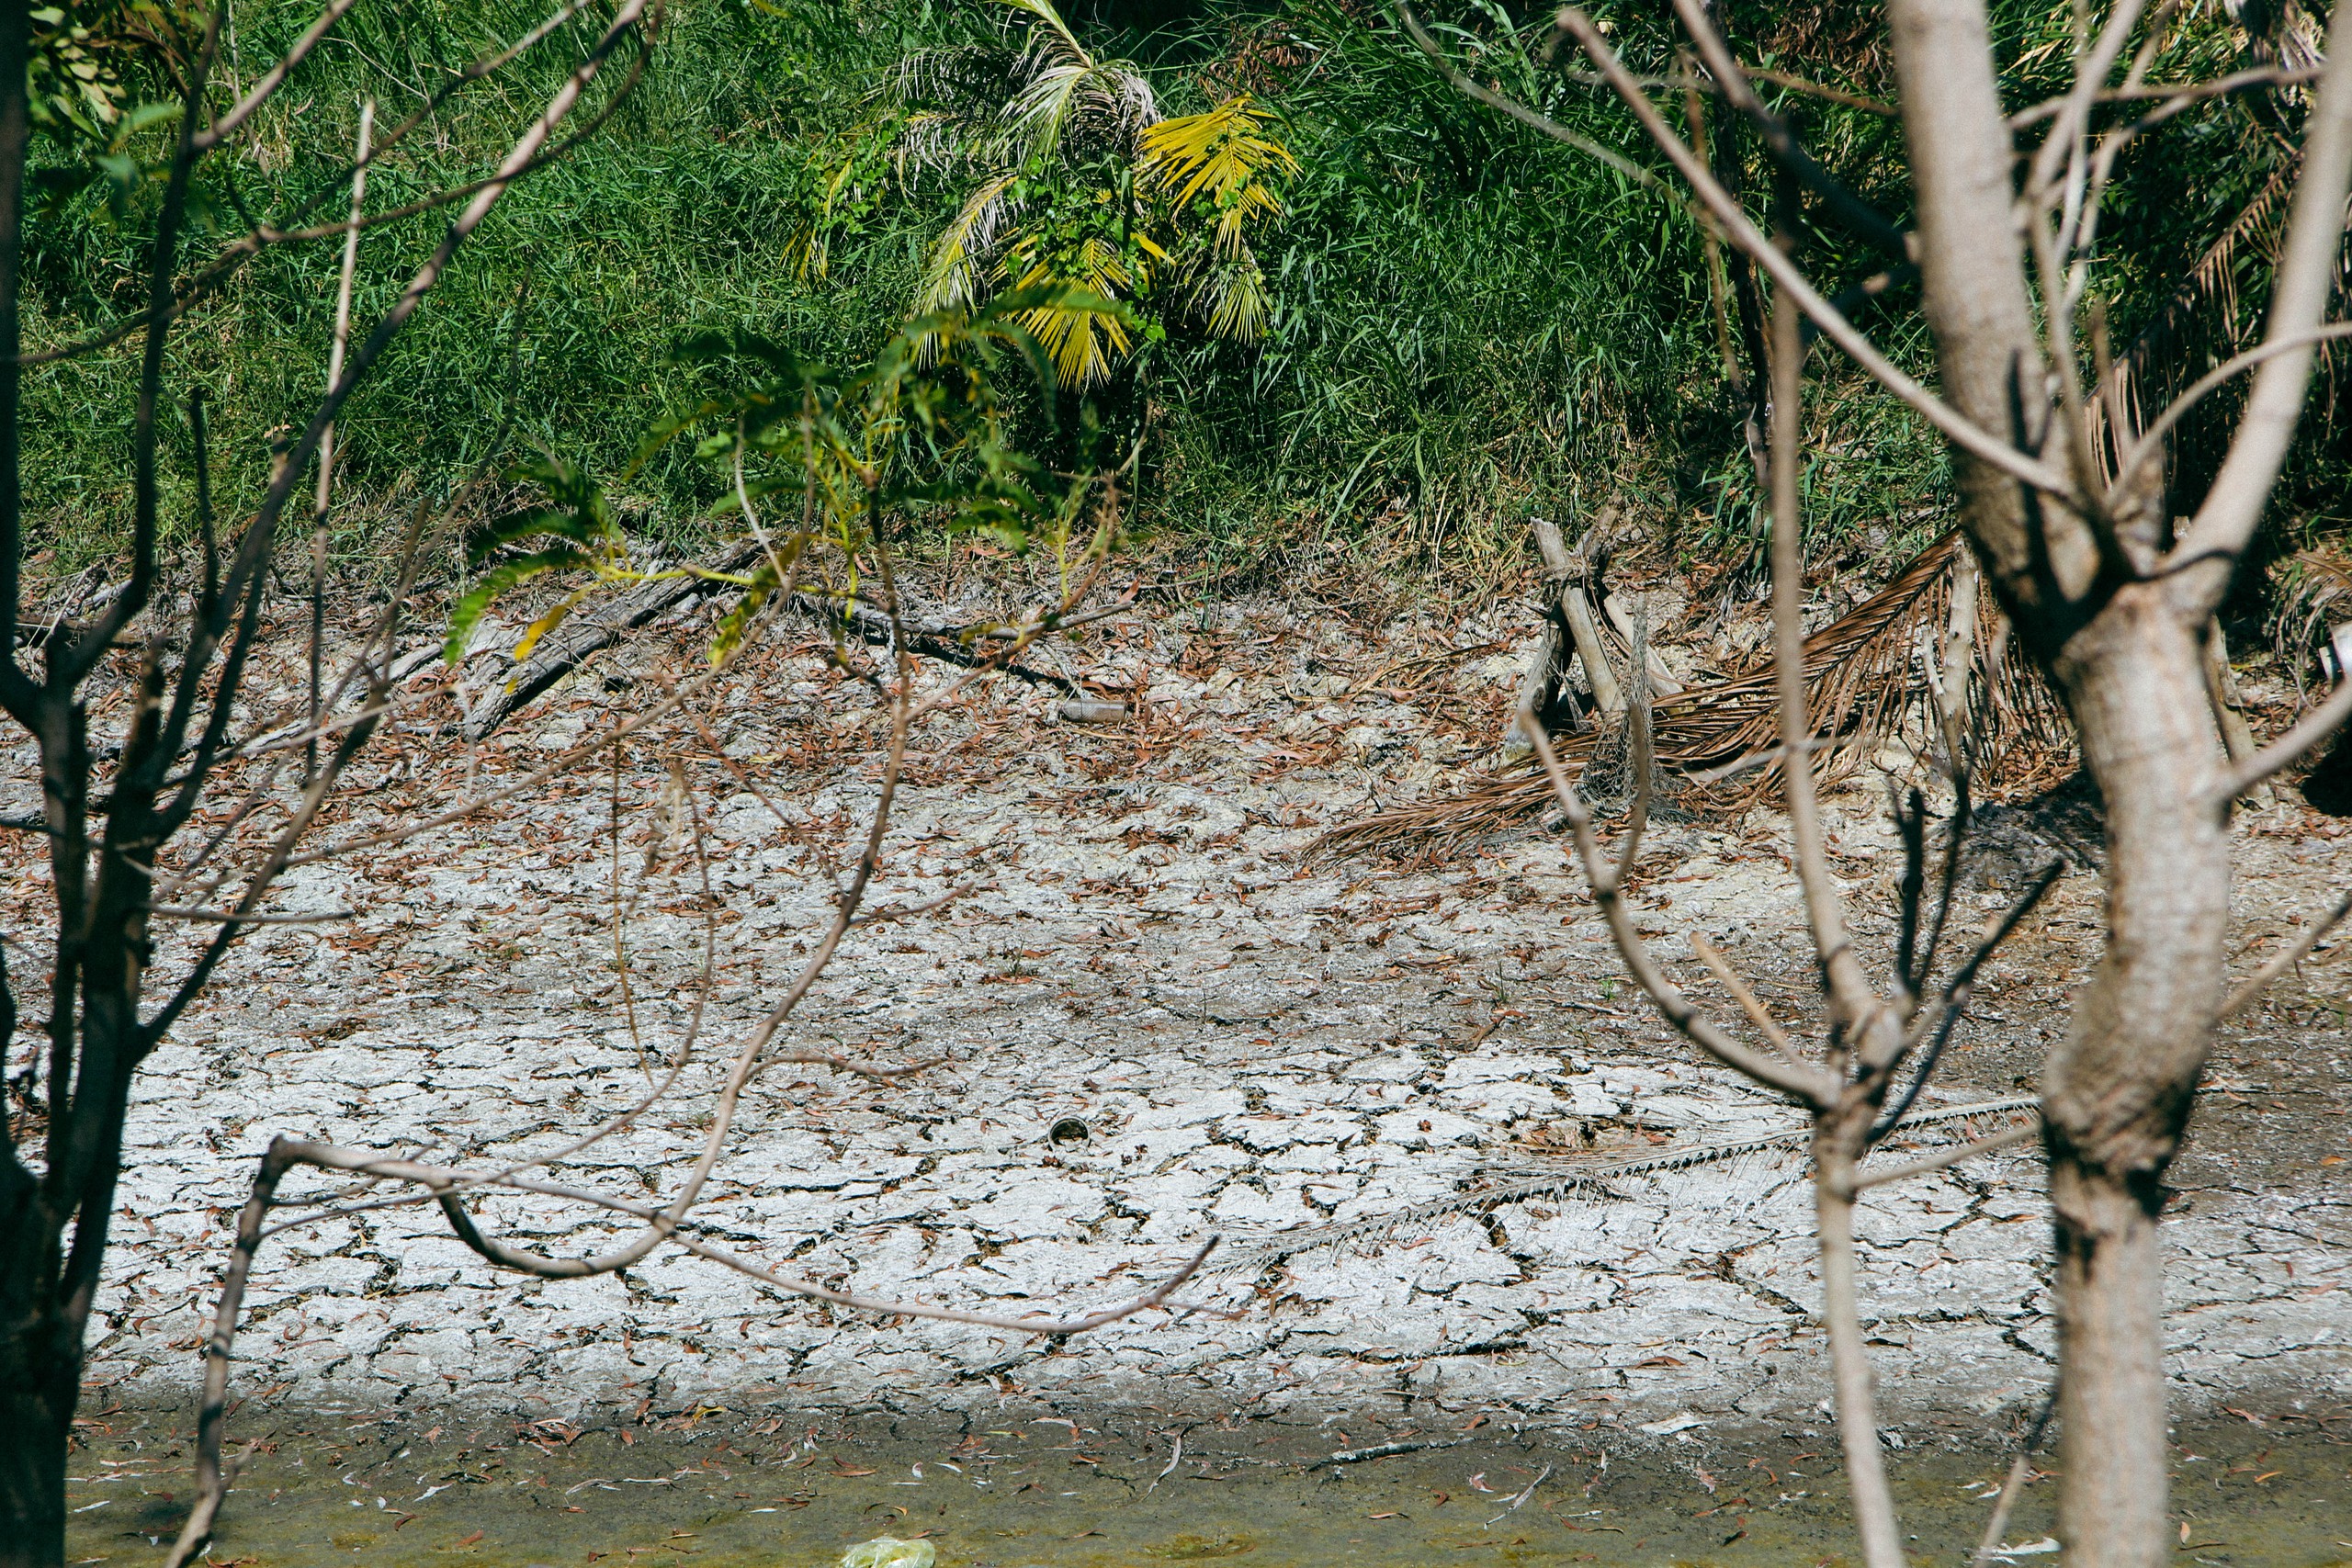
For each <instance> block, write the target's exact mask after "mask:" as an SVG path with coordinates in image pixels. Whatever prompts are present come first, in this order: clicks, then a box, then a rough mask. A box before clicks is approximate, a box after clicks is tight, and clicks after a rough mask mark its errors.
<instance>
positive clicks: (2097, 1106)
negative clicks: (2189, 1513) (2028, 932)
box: [2042, 584, 2230, 1568]
mask: <svg viewBox="0 0 2352 1568" xmlns="http://www.w3.org/2000/svg"><path fill="white" fill-rule="evenodd" d="M2203 662H2204V651H2203V649H2201V648H2200V647H2199V645H2198V641H2197V638H2196V637H2195V635H2194V633H2193V632H2192V631H2191V630H2190V629H2188V627H2185V626H2182V625H2181V623H2180V619H2179V617H2178V615H2177V614H2176V613H2174V611H2173V610H2172V609H2171V607H2170V606H2168V605H2167V604H2165V603H2164V602H2163V600H2162V598H2161V589H2160V588H2159V587H2158V586H2157V585H2154V584H2143V585H2135V586H2134V587H2132V588H2130V589H2126V590H2124V591H2123V592H2120V593H2118V594H2117V595H2116V596H2115V598H2114V599H2113V600H2112V601H2110V602H2109V605H2108V606H2107V608H2106V609H2105V611H2103V612H2102V613H2101V615H2099V617H2098V620H2097V621H2096V622H2094V623H2093V625H2092V626H2090V627H2088V628H2086V630H2085V631H2083V632H2081V633H2079V634H2077V635H2076V637H2075V638H2074V639H2073V640H2072V641H2071V642H2070V643H2069V644H2068V646H2067V649H2066V653H2065V655H2064V658H2063V659H2062V660H2060V661H2059V663H2058V666H2057V672H2058V674H2059V676H2060V679H2061V681H2062V682H2064V686H2065V689H2066V691H2067V694H2068V696H2069V699H2070V701H2071V703H2072V705H2073V706H2074V710H2075V721H2076V723H2077V725H2078V726H2079V727H2080V730H2081V734H2082V744H2083V755H2084V760H2085V761H2086V763H2088V765H2089V767H2090V770H2091V773H2092V776H2093V777H2094V778H2096V779H2097V780H2098V784H2099V788H2100V791H2101V793H2102V794H2103V795H2104V796H2105V797H2106V804H2107V837H2108V910H2107V923H2108V931H2107V948H2106V953H2105V956H2104V959H2103V960H2102V962H2101V964H2100V965H2099V969H2098V975H2097V976H2095V977H2094V978H2093V980H2092V983H2091V986H2090V987H2089V989H2088V990H2087V991H2086V993H2085V994H2084V996H2083V998H2082V1000H2081V1001H2080V1003H2079V1004H2078V1005H2077V1006H2076V1008H2075V1018H2074V1023H2073V1026H2072V1028H2071V1030H2070V1032H2069V1033H2068V1036H2067V1039H2066V1040H2065V1042H2064V1044H2062V1045H2061V1046H2060V1047H2059V1048H2058V1049H2057V1050H2055V1051H2054V1052H2052V1055H2051V1058H2050V1061H2049V1064H2048V1066H2047V1068H2046V1070H2045V1074H2044V1078H2043V1089H2042V1107H2043V1118H2044V1122H2043V1124H2044V1127H2045V1129H2046V1135H2047V1138H2048V1140H2049V1145H2050V1159H2051V1200H2052V1207H2053V1208H2054V1210H2055V1212H2056V1225H2057V1255H2058V1287H2057V1288H2058V1303H2059V1346H2060V1358H2061V1364H2062V1366H2063V1367H2064V1373H2063V1376H2062V1378H2061V1380H2060V1382H2061V1393H2060V1405H2059V1409H2060V1414H2061V1416H2063V1417H2064V1425H2063V1428H2062V1433H2061V1439H2062V1442H2063V1445H2064V1449H2063V1465H2064V1476H2065V1483H2064V1491H2063V1495H2062V1496H2061V1499H2060V1505H2059V1506H2060V1516H2059V1517H2060V1525H2061V1529H2062V1531H2063V1534H2064V1540H2066V1542H2067V1548H2068V1553H2069V1561H2071V1562H2083V1563H2090V1564H2098V1565H2100V1568H2107V1565H2109V1564H2113V1565H2118V1568H2120V1565H2125V1564H2129V1565H2131V1568H2154V1565H2155V1564H2158V1563H2164V1562H2170V1561H2171V1560H2172V1555H2173V1553H2172V1543H2171V1542H2170V1541H2169V1540H2167V1539H2166V1535H2165V1531H2166V1523H2167V1518H2166V1508H2165V1485H2166V1469H2167V1466H2166V1461H2165V1385H2164V1366H2163V1348H2164V1323H2163V1311H2164V1300H2163V1277H2162V1270H2161V1267H2160V1264H2159V1261H2158V1258H2157V1250H2156V1247H2157V1242H2156V1215H2157V1213H2158V1211H2159V1210H2160V1209H2161V1208H2162V1206H2163V1202H2164V1197H2163V1190H2162V1186H2161V1182H2160V1178H2161V1176H2162V1174H2163V1172H2164V1169H2165V1166H2166V1165H2167V1164H2168V1163H2169V1162H2170V1161H2171V1159H2172V1156H2173V1153H2174V1151H2175V1149H2177V1147H2178V1145H2179V1141H2180V1134H2181V1130H2182V1128H2183V1126H2184V1125H2185V1124H2186V1122H2187V1121H2188V1111H2189V1107H2190V1105H2191V1103H2192V1102H2193V1100H2194V1097H2195V1095H2196V1091H2197V1079H2198V1075H2199V1073H2200V1072H2201V1071H2202V1070H2203V1068H2204V1065H2205V1056H2206V1053H2207V1050H2208V1048H2209V1046H2210V1043H2211V1037H2212V1024H2213V1015H2214V1009H2215V1005H2216V1003H2217V1000H2218V998H2220V996H2221V986H2222V932H2223V931H2224V930H2225V929H2226V925H2227V921H2228V919H2229V891H2230V888H2229V876H2230V865H2229V843H2228V840H2227V836H2226V833H2225V831H2224V827H2223V819H2222V815H2221V813H2219V812H2218V811H2216V810H2214V809H2213V808H2212V807H2211V805H2210V804H2208V803H2209V802H2210V800H2211V789H2212V786H2213V784H2214V783H2215V781H2216V777H2217V770H2216V768H2215V766H2214V761H2215V759H2214V754H2213V745H2212V740H2211V735H2210V733H2209V732H2208V730H2207V728H2206V724H2205V714H2204V708H2203V700H2202V699H2203V697H2204V685H2205V682H2204V670H2203Z"/></svg>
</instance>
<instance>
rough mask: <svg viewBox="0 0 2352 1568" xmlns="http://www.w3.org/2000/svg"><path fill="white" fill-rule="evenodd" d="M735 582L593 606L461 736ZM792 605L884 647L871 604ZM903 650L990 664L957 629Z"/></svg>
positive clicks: (1015, 669) (747, 563) (703, 582)
mask: <svg viewBox="0 0 2352 1568" xmlns="http://www.w3.org/2000/svg"><path fill="white" fill-rule="evenodd" d="M760 548H761V547H760V545H759V542H758V541H757V540H745V541H744V542H743V543H741V544H740V545H738V546H737V547H735V548H734V549H733V550H732V551H730V552H729V554H728V555H726V556H725V557H723V558H720V559H718V560H716V561H713V562H711V563H709V564H708V565H707V566H706V567H704V568H702V569H701V570H702V572H704V573H710V574H728V575H733V574H740V573H741V572H745V571H748V570H751V569H752V567H753V566H754V565H756V564H757V563H758V561H759V558H760ZM733 586H734V585H733V584H732V583H729V582H728V581H724V578H723V577H720V576H717V575H701V574H697V573H685V574H682V575H680V576H677V577H662V578H657V579H654V580H653V581H648V582H640V583H639V584H638V585H637V586H636V587H634V588H631V589H630V590H628V592H626V593H622V594H619V595H617V596H616V597H614V598H613V599H610V600H608V601H606V602H605V604H600V605H597V606H596V607H595V608H594V609H591V610H582V611H581V612H580V613H579V614H577V615H572V616H571V618H569V619H568V620H566V621H565V622H564V623H563V624H562V625H561V626H558V627H556V628H555V630H553V631H551V632H549V633H548V635H547V636H545V637H541V638H540V639H539V642H538V646H537V647H536V648H534V649H532V650H531V657H530V658H528V659H526V660H524V661H523V662H522V663H521V664H519V665H518V666H516V667H515V671H514V673H513V674H511V675H509V676H508V677H507V678H506V680H505V681H504V682H502V683H501V684H500V685H499V687H498V689H497V690H496V691H495V692H493V693H492V694H490V695H489V696H487V697H485V698H484V699H483V701H482V702H481V705H479V706H477V707H476V708H475V709H474V710H473V711H472V712H471V713H469V714H468V715H467V716H466V721H465V730H464V732H465V737H466V739H469V740H480V739H482V738H483V737H484V736H487V735H489V734H490V733H491V732H492V730H495V729H496V728H498V727H499V726H500V725H502V724H503V723H505V722H506V720H507V719H509V718H511V717H512V716H514V715H515V712H516V710H518V709H520V708H521V707H522V706H523V705H525V704H526V703H528V702H530V701H531V700H532V699H533V698H534V697H537V696H538V695H539V694H541V693H543V692H545V691H546V690H547V689H548V687H550V686H552V685H554V684H555V683H556V682H559V681H560V680H562V679H563V678H564V677H565V676H566V675H569V674H571V672H572V671H574V670H576V669H578V668H579V667H580V666H581V664H582V662H584V661H585V660H587V659H589V658H590V657H591V656H592V655H594V654H597V653H601V652H603V651H604V650H605V649H608V648H611V647H612V646H613V645H615V644H616V643H618V642H620V641H621V640H623V639H624V638H625V637H628V634H629V633H631V632H633V631H637V630H639V628H641V627H644V626H649V625H650V624H651V623H652V622H654V621H656V620H658V619H660V618H661V617H662V616H663V615H667V614H669V613H670V612H671V611H673V610H676V609H678V608H680V607H681V606H683V605H685V604H690V603H692V602H693V601H694V600H696V599H700V598H704V597H707V596H708V595H711V594H715V593H722V592H728V591H729V589H731V588H732V587H733ZM790 608H791V609H792V611H793V612H794V613H795V614H796V615H802V616H805V617H806V618H808V619H809V620H812V621H815V622H817V623H819V624H820V625H821V626H827V627H830V628H831V629H832V630H833V631H834V632H835V633H836V634H837V635H848V636H854V637H856V638H857V639H858V640H859V641H861V642H865V643H867V644H869V645H872V646H875V647H879V648H888V647H889V646H890V639H891V627H890V617H889V616H888V615H885V614H883V613H882V612H881V611H879V610H876V609H874V608H872V607H871V606H868V605H865V604H847V605H844V604H842V603H841V602H840V601H838V600H834V599H828V598H825V597H822V596H820V595H819V594H814V593H795V594H794V595H793V596H792V600H791V604H790ZM905 636H906V646H907V651H908V652H910V653H914V654H918V655H921V656H922V658H925V659H935V660H940V661H941V662H943V663H947V664H959V665H962V666H964V667H965V668H966V669H973V668H976V667H978V666H979V665H981V664H984V663H986V662H988V657H987V655H985V654H983V653H978V652H975V651H974V649H972V647H971V646H970V644H969V642H968V641H967V636H968V633H967V628H965V627H961V626H909V627H907V628H906V629H905ZM1003 669H1004V672H1005V673H1006V674H1008V675H1011V676H1012V677H1013V678H1014V679H1016V680H1020V681H1026V682H1029V683H1030V684H1031V685H1033V686H1050V687H1052V688H1054V689H1055V690H1056V691H1058V692H1062V693H1065V694H1068V695H1070V696H1073V697H1082V696H1084V695H1085V693H1084V691H1083V690H1081V689H1080V686H1079V685H1078V684H1077V682H1072V681H1069V680H1066V679H1064V678H1063V677H1061V676H1059V675H1054V674H1048V673H1047V672H1046V671H1042V670H1032V669H1029V668H1028V667H1026V666H1025V665H1020V664H1009V665H1006V666H1004V667H1003Z"/></svg>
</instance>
